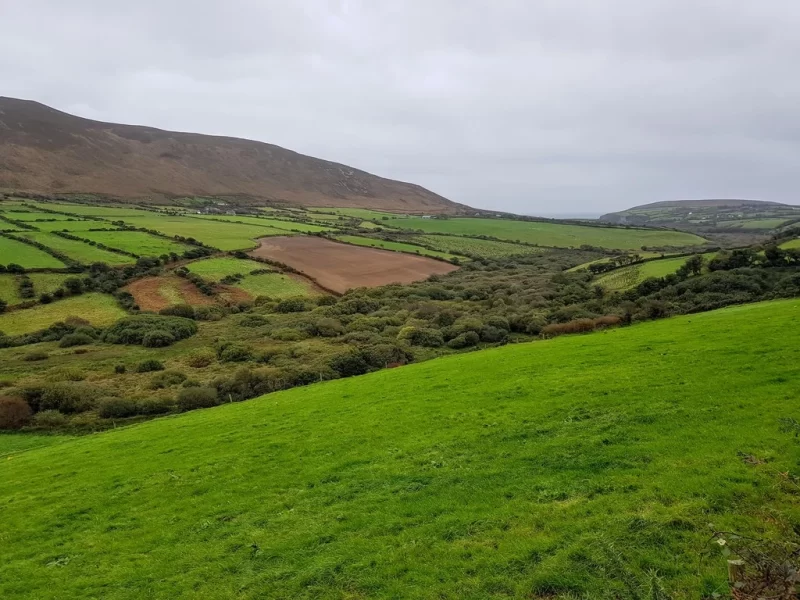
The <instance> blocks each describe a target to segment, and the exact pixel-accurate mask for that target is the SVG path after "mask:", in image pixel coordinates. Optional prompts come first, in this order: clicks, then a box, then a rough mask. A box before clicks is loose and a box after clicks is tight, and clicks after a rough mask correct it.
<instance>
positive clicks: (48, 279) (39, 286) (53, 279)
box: [28, 273, 75, 296]
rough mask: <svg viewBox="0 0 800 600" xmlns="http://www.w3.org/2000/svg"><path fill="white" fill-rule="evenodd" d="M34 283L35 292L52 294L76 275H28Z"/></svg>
mask: <svg viewBox="0 0 800 600" xmlns="http://www.w3.org/2000/svg"><path fill="white" fill-rule="evenodd" d="M28 277H30V279H31V281H32V282H33V291H34V292H36V294H37V296H38V295H39V294H52V293H53V292H55V291H56V290H57V289H58V288H60V287H61V284H63V283H64V280H65V279H67V278H68V277H75V275H67V274H65V273H30V274H29V275H28Z"/></svg>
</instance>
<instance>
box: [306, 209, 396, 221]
mask: <svg viewBox="0 0 800 600" xmlns="http://www.w3.org/2000/svg"><path fill="white" fill-rule="evenodd" d="M318 210H319V211H322V212H323V213H334V214H337V215H343V216H345V217H354V218H356V219H365V220H372V221H374V220H376V219H377V220H382V219H383V217H392V216H396V215H395V214H394V213H388V212H381V211H378V210H370V209H369V208H321V209H318ZM308 212H309V214H310V215H311V216H312V217H317V216H319V217H325V215H324V214H322V215H319V214H315V213H316V212H317V211H314V210H309V211H308Z"/></svg>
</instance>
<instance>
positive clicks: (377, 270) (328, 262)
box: [251, 236, 457, 292]
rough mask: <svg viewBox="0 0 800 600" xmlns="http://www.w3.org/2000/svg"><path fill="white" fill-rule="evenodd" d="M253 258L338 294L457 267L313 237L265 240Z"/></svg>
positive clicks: (413, 279)
mask: <svg viewBox="0 0 800 600" xmlns="http://www.w3.org/2000/svg"><path fill="white" fill-rule="evenodd" d="M251 255H253V256H260V257H263V258H269V259H272V260H276V261H279V262H282V263H284V264H287V265H289V266H291V267H293V268H295V269H297V270H298V271H300V272H301V273H303V274H305V275H307V276H308V277H310V278H311V279H313V280H314V281H316V282H317V283H319V284H320V285H321V286H322V287H324V288H326V289H329V290H333V291H335V292H345V291H346V290H348V289H350V288H354V287H374V286H378V285H386V284H389V283H409V282H412V281H419V280H422V279H426V278H428V277H430V276H431V275H434V274H439V275H443V274H445V273H449V272H451V271H454V270H455V269H456V268H457V267H456V266H454V265H450V264H448V263H445V262H442V261H439V260H433V259H431V258H426V257H423V256H412V255H409V254H403V253H400V252H389V251H386V250H378V249H375V248H365V247H359V246H352V245H350V244H341V243H338V242H333V241H330V240H326V239H323V238H319V237H312V236H296V237H295V236H293V237H272V238H264V239H262V240H261V245H260V246H259V247H258V248H257V249H256V250H254V251H253V252H251Z"/></svg>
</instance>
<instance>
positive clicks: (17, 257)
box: [0, 233, 66, 269]
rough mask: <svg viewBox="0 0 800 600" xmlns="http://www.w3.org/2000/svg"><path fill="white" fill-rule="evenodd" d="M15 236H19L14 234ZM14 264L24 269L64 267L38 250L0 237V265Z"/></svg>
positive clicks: (55, 259)
mask: <svg viewBox="0 0 800 600" xmlns="http://www.w3.org/2000/svg"><path fill="white" fill-rule="evenodd" d="M16 235H21V233H20V234H16ZM11 263H15V264H18V265H21V266H23V267H25V268H26V269H63V268H64V267H65V266H66V265H65V264H64V263H62V262H61V261H60V260H58V259H57V258H55V257H53V256H50V255H49V254H47V252H43V251H42V250H39V249H38V248H34V247H33V246H30V245H28V244H25V243H24V242H18V241H16V240H10V239H8V238H5V237H2V236H0V264H2V265H8V264H11Z"/></svg>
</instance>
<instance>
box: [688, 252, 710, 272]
mask: <svg viewBox="0 0 800 600" xmlns="http://www.w3.org/2000/svg"><path fill="white" fill-rule="evenodd" d="M705 262H706V260H705V258H703V255H702V254H694V255H692V256H690V257H689V259H688V260H687V261H686V262H685V263H684V264H685V266H686V268H687V269H688V270H689V272H690V273H691V274H692V275H700V273H702V272H703V265H704V264H705Z"/></svg>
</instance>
